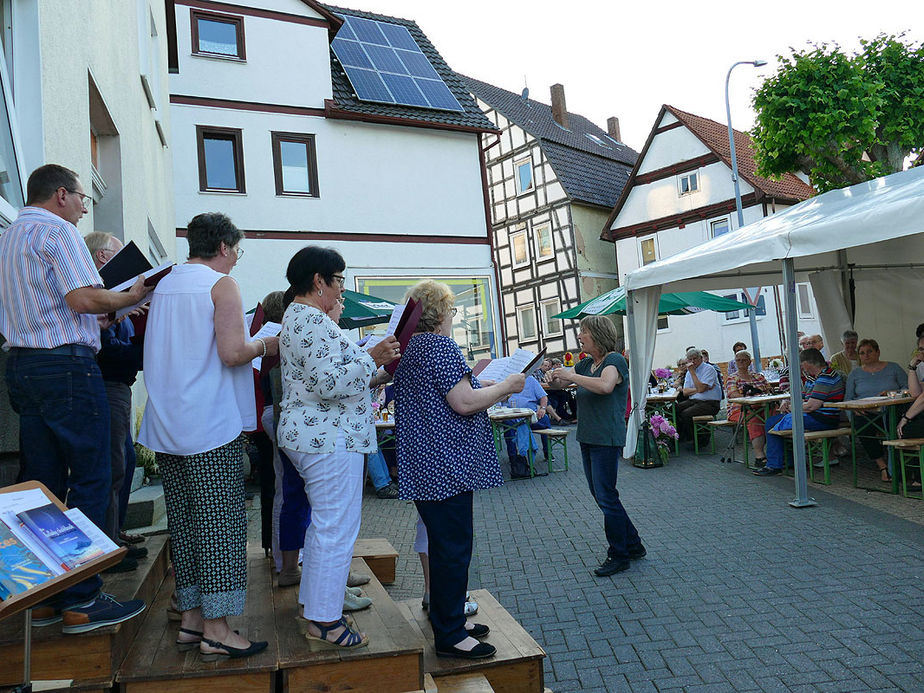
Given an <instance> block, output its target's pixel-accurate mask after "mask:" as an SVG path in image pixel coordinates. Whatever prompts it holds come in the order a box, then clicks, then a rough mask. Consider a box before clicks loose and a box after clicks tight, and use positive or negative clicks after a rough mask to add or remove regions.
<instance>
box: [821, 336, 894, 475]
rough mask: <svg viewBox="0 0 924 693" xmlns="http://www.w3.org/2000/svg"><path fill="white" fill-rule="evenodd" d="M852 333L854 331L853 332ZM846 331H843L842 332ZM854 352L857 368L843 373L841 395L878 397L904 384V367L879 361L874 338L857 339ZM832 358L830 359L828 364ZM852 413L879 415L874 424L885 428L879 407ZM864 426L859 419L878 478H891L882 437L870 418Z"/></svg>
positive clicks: (862, 442) (864, 415) (871, 416)
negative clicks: (877, 409) (845, 381)
mask: <svg viewBox="0 0 924 693" xmlns="http://www.w3.org/2000/svg"><path fill="white" fill-rule="evenodd" d="M854 334H856V333H854ZM845 335H846V333H845ZM856 353H857V355H858V356H859V359H860V366H859V368H854V369H853V370H851V371H850V374H849V375H848V376H847V390H846V392H845V393H844V399H848V400H849V399H863V398H864V397H879V396H880V395H882V394H883V393H885V392H888V391H890V390H892V391H894V390H901V389H902V388H903V387H904V386H905V371H904V369H903V368H902V367H901V366H899V365H898V364H897V363H892V362H891V361H881V360H880V359H879V342H877V341H876V340H875V339H861V340H860V342H859V344H858V345H857V348H856ZM833 366H834V362H833V359H832V367H833ZM851 413H852V414H853V415H854V416H859V417H861V418H862V419H864V420H867V419H879V422H878V427H879V429H880V430H888V427H887V426H886V421H885V413H884V412H882V411H875V410H871V411H862V410H860V411H855V412H851ZM868 424H869V425H867V426H864V425H863V424H862V423H861V424H860V426H859V428H863V429H864V432H863V433H862V434H860V436H859V438H860V444H861V445H862V446H863V449H864V450H865V451H866V454H867V455H869V458H870V459H871V460H873V461H875V462H876V467H877V468H878V469H879V474H880V478H881V479H882V481H891V480H892V477H891V476H889V465H888V464H887V463H886V460H885V452H884V451H883V449H882V439H881V438H880V437H879V436H878V435H875V433H874V431H875V426H873V424H872V422H871V421H870V422H868Z"/></svg>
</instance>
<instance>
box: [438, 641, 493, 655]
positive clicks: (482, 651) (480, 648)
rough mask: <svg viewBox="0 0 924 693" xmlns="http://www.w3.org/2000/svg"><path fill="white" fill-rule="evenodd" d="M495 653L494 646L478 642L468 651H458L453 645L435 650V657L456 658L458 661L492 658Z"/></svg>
mask: <svg viewBox="0 0 924 693" xmlns="http://www.w3.org/2000/svg"><path fill="white" fill-rule="evenodd" d="M495 652H497V648H496V647H494V645H489V644H488V643H486V642H480V643H478V644H477V645H475V646H474V647H473V648H472V649H470V650H460V649H459V648H458V647H456V646H455V645H453V646H452V647H446V648H443V649H440V648H437V649H436V656H437V657H458V658H459V659H484V658H485V657H493V656H494V653H495Z"/></svg>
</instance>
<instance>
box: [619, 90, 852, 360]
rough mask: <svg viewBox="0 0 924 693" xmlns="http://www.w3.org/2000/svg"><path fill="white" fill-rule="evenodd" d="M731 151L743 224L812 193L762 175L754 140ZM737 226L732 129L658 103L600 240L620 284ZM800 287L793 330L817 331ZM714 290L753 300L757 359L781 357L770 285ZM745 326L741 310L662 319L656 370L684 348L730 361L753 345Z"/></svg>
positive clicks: (806, 292) (798, 182)
mask: <svg viewBox="0 0 924 693" xmlns="http://www.w3.org/2000/svg"><path fill="white" fill-rule="evenodd" d="M735 151H736V154H737V159H738V171H739V180H740V189H741V202H742V210H743V216H744V223H745V225H747V224H749V223H751V222H754V221H757V220H758V219H761V218H763V217H765V216H768V215H770V214H773V213H775V212H777V211H780V210H782V209H785V208H786V207H789V206H791V205H793V204H796V203H797V202H801V201H802V200H805V199H807V198H809V197H811V196H812V195H813V194H814V191H813V189H812V187H811V186H810V185H809V184H808V182H807V181H806V180H804V179H803V178H802V177H800V176H799V175H796V174H793V173H787V174H786V175H784V176H783V177H782V179H780V180H771V179H769V178H764V177H762V176H758V175H757V172H756V163H755V161H754V151H753V149H752V146H751V138H750V137H749V136H748V135H747V134H746V133H744V132H739V131H737V130H736V131H735ZM737 228H738V218H737V214H736V211H735V191H734V181H733V179H732V166H731V150H730V147H729V143H728V127H727V126H726V125H724V124H722V123H717V122H716V121H714V120H710V119H708V118H703V117H701V116H698V115H694V114H692V113H687V112H685V111H681V110H680V109H678V108H674V107H673V106H668V105H665V106H662V107H661V111H660V112H659V113H658V117H657V118H656V119H655V123H654V127H653V128H652V129H651V132H650V133H649V135H648V139H647V141H646V142H645V146H644V147H643V148H642V152H641V154H640V155H639V158H638V162H637V163H636V164H635V168H634V169H633V170H632V173H631V176H630V178H629V182H628V184H627V185H626V186H625V188H624V189H623V191H622V194H621V195H620V197H619V200H618V202H617V203H616V205H615V206H614V208H613V210H612V213H611V214H610V217H609V219H608V220H607V222H606V224H605V226H604V228H603V231H602V235H601V238H602V239H603V240H605V241H609V242H611V243H613V244H614V245H615V247H616V259H617V264H618V268H619V277H620V279H624V278H625V276H626V274H628V273H629V272H631V271H632V270H634V269H636V268H638V267H640V266H642V265H645V264H648V263H649V262H654V261H655V260H660V259H663V258H666V257H670V256H671V255H673V254H675V253H678V252H680V251H683V250H686V249H688V248H692V247H695V246H696V245H697V244H699V243H703V242H705V241H706V240H708V239H710V238H714V237H716V236H720V235H722V234H725V233H730V232H734V231H735V230H737ZM797 287H798V288H797V291H798V306H799V316H798V317H799V325H800V328H799V329H801V330H803V331H804V332H806V333H815V332H818V331H819V327H820V323H819V321H818V316H817V309H816V307H815V301H814V298H813V296H812V292H811V287H810V286H809V284H808V283H804V284H798V285H797ZM717 293H720V294H721V295H724V296H728V297H729V298H735V299H738V300H741V301H743V302H746V303H756V305H757V326H758V338H759V340H760V345H761V356H762V357H766V356H770V355H775V354H780V353H781V351H780V334H781V332H780V330H781V324H780V318H779V316H780V309H779V306H780V301H779V294H778V290H776V287H762V288H761V287H745V288H743V289H741V290H739V291H721V292H717ZM748 322H749V321H748V317H747V314H746V313H745V312H744V311H742V312H734V313H712V312H703V313H698V314H696V315H682V316H670V317H666V316H662V317H661V318H660V319H659V321H658V339H657V342H656V346H655V364H656V365H658V366H664V365H668V364H671V363H673V362H674V361H676V359H677V358H678V357H680V356H682V355H683V353H684V350H685V348H686V347H687V346H690V345H696V346H697V347H704V348H706V349H708V350H709V353H710V356H711V358H712V361H713V362H716V363H717V362H720V361H721V362H724V361H728V360H729V359H730V358H731V357H732V351H731V348H732V345H733V344H734V343H735V342H738V341H741V342H744V343H745V344H747V345H749V346H750V345H751V334H750V327H749V324H748ZM830 346H834V345H830ZM835 350H836V349H835Z"/></svg>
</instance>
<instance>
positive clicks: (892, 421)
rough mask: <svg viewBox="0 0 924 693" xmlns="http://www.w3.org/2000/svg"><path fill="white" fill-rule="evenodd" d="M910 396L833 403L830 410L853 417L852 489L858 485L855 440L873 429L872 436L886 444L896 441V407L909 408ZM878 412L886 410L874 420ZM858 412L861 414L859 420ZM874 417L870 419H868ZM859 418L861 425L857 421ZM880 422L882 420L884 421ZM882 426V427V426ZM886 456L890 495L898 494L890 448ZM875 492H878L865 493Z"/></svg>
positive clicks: (886, 396)
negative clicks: (876, 436) (877, 436)
mask: <svg viewBox="0 0 924 693" xmlns="http://www.w3.org/2000/svg"><path fill="white" fill-rule="evenodd" d="M914 399H915V398H914V397H912V396H911V395H908V394H905V393H901V394H900V395H899V396H890V395H882V396H880V397H863V398H862V399H849V400H846V401H844V402H832V403H831V405H830V406H832V407H835V408H837V409H843V410H845V411H847V412H848V413H851V414H853V415H852V416H851V417H850V428H851V429H852V431H853V433H852V434H851V436H852V438H853V440H852V441H851V442H852V444H851V450H852V451H853V485H854V488H856V486H857V485H858V482H857V437H858V436H859V435H861V434H862V433H864V432H865V431H868V430H870V429H872V431H873V432H875V433H881V434H882V435H884V436H885V437H886V440H894V439H896V438H898V431H897V429H898V407H899V406H901V405H907V404H911V403H912V402H913V401H914ZM880 409H885V412H883V414H884V417H879V416H876V415H875V413H876V412H878V410H880ZM859 412H864V413H863V414H860V416H859V417H858V416H857V414H858V413H859ZM870 414H873V415H870ZM858 418H860V419H861V420H860V421H857V419H858ZM883 418H884V419H885V420H884V421H883ZM883 423H884V424H885V425H883ZM888 454H889V473H890V474H891V475H892V493H898V475H897V474H896V473H895V465H894V464H893V457H894V452H893V450H892V448H891V447H889V448H888ZM868 490H873V491H876V490H878V489H868Z"/></svg>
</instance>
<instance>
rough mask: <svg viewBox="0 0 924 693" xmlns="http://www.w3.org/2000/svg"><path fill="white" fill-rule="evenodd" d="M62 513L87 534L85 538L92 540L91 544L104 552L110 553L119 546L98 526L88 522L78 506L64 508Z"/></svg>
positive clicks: (88, 519)
mask: <svg viewBox="0 0 924 693" xmlns="http://www.w3.org/2000/svg"><path fill="white" fill-rule="evenodd" d="M64 514H65V515H67V517H68V519H69V520H70V521H71V522H73V523H74V524H75V525H77V529H79V530H80V531H81V532H83V533H84V534H86V535H87V538H88V539H89V540H90V541H92V542H93V546H95V547H97V548H100V549H102V550H103V551H104V552H105V553H110V552H112V551H115V550H116V549H117V548H119V546H118V544H116V543H115V542H114V541H113V540H112V539H110V538H109V537H107V536H106V533H105V532H103V530H101V529H100V528H99V527H97V526H96V525H94V524H93V523H92V522H90V518H88V517H87V516H86V515H84V514H83V512H81V510H80V508H70V509H69V510H65V511H64Z"/></svg>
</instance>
